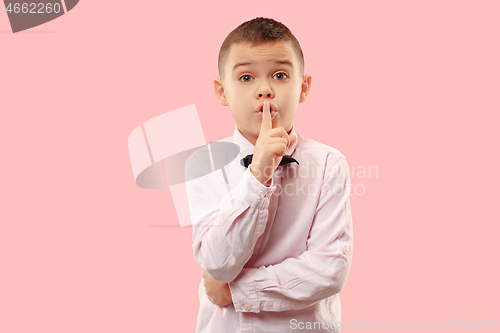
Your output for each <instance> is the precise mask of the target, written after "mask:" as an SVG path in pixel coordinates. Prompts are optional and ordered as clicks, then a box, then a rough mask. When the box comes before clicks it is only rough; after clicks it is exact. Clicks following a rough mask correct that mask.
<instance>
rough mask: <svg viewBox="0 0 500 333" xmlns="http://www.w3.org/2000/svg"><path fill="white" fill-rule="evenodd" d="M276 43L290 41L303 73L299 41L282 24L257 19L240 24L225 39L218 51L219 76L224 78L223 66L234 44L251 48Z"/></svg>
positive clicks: (265, 19) (302, 57)
mask: <svg viewBox="0 0 500 333" xmlns="http://www.w3.org/2000/svg"><path fill="white" fill-rule="evenodd" d="M277 41H283V42H287V41H291V42H292V47H293V48H294V49H295V53H296V55H297V58H298V59H299V61H300V67H301V71H302V72H304V55H303V53H302V48H301V47H300V44H299V41H298V40H297V38H295V36H294V35H293V34H292V32H291V31H290V29H288V28H287V27H286V26H285V25H284V24H283V23H281V22H277V21H275V20H273V19H270V18H264V17H257V18H254V19H253V20H250V21H247V22H244V23H242V24H240V25H239V26H238V27H237V28H236V29H234V30H233V31H231V33H229V35H228V36H227V37H226V39H225V40H224V42H223V43H222V46H221V48H220V51H219V75H220V78H221V79H223V77H224V66H225V65H226V61H227V57H228V56H229V50H230V49H231V46H232V45H233V44H236V43H250V45H251V46H254V45H259V44H262V43H273V42H277Z"/></svg>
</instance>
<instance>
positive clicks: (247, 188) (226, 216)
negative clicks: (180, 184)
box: [186, 169, 276, 282]
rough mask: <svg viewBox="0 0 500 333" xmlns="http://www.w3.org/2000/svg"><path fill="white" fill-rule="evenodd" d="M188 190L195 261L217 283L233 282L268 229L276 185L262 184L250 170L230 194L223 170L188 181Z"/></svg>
mask: <svg viewBox="0 0 500 333" xmlns="http://www.w3.org/2000/svg"><path fill="white" fill-rule="evenodd" d="M186 188H187V193H188V201H189V208H190V213H191V219H192V222H193V253H194V258H195V261H196V262H197V264H198V265H199V266H200V267H201V268H202V269H203V270H204V271H205V272H206V273H207V274H208V275H210V276H211V277H212V278H213V279H215V280H217V281H221V282H229V281H232V280H234V279H235V278H236V277H237V276H238V275H239V274H240V272H241V269H242V268H243V266H244V265H245V263H246V262H247V261H248V260H249V259H250V257H251V256H252V253H253V249H254V246H255V243H256V242H257V239H258V237H259V236H260V235H262V233H263V232H264V230H265V227H266V223H267V219H268V214H269V202H270V198H271V195H272V193H273V192H274V191H275V190H276V186H274V185H273V183H272V181H271V183H270V186H266V185H263V184H262V183H260V182H259V181H258V180H257V179H256V178H255V176H254V175H253V174H252V173H251V172H250V170H249V169H247V170H246V171H245V173H244V175H243V178H242V180H241V181H240V182H239V184H238V186H236V187H235V188H233V189H232V190H231V191H230V192H228V191H227V188H226V184H225V182H224V178H223V177H222V174H221V170H218V171H217V172H212V173H210V174H208V175H206V176H203V177H200V178H197V179H194V180H190V181H188V182H187V183H186Z"/></svg>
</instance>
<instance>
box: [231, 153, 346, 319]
mask: <svg viewBox="0 0 500 333" xmlns="http://www.w3.org/2000/svg"><path fill="white" fill-rule="evenodd" d="M330 171H331V172H329V173H328V175H325V181H324V182H323V186H322V190H321V191H322V192H321V197H320V200H319V202H318V207H317V209H316V215H315V217H314V221H313V224H312V227H311V230H310V234H309V238H308V243H307V248H308V249H307V251H305V252H304V253H302V254H301V255H300V256H299V257H298V258H288V259H286V260H284V261H283V262H282V263H279V264H276V265H270V266H267V267H265V266H261V267H258V268H243V269H242V272H241V274H240V275H239V276H238V277H237V278H236V279H235V280H234V281H232V282H231V283H229V287H230V290H231V294H232V299H233V303H234V307H235V309H236V311H237V312H257V313H258V312H260V311H287V310H297V309H302V308H304V307H307V306H310V305H312V304H314V303H316V302H318V301H320V300H322V299H324V298H327V297H329V296H332V295H334V294H337V293H338V292H340V291H341V290H342V288H343V287H344V285H345V283H346V280H347V277H348V274H349V270H350V267H351V260H352V250H353V230H352V218H351V209H350V200H349V197H350V191H351V183H350V179H349V172H348V166H347V162H346V160H345V157H342V158H341V159H340V160H338V161H337V163H335V165H334V166H333V168H331V170H330Z"/></svg>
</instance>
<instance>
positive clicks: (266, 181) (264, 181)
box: [249, 164, 272, 187]
mask: <svg viewBox="0 0 500 333" xmlns="http://www.w3.org/2000/svg"><path fill="white" fill-rule="evenodd" d="M249 168H250V172H251V173H252V175H253V176H254V177H255V179H257V180H258V181H259V182H260V183H261V184H262V185H264V186H267V187H269V186H270V185H271V184H270V182H271V180H272V178H264V177H262V174H261V173H260V172H259V173H256V172H255V171H254V170H253V169H252V164H250V166H249Z"/></svg>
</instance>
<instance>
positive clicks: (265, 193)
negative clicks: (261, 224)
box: [234, 168, 277, 209]
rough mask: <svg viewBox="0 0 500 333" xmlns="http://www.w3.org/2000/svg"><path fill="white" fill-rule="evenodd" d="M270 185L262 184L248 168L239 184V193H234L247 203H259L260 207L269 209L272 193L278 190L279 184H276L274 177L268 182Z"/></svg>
mask: <svg viewBox="0 0 500 333" xmlns="http://www.w3.org/2000/svg"><path fill="white" fill-rule="evenodd" d="M267 184H269V185H268V186H266V185H264V184H262V183H261V182H259V181H258V180H257V178H255V176H254V175H253V174H252V172H251V171H250V168H247V170H246V171H245V173H244V174H243V178H242V179H241V181H240V184H239V185H238V187H237V188H238V190H237V192H238V193H234V195H235V196H236V197H239V198H243V200H244V201H245V202H247V204H249V205H251V204H252V203H256V202H258V203H259V206H258V208H260V209H267V208H268V207H269V202H270V201H271V195H272V194H273V193H274V191H276V188H277V186H276V185H274V179H273V178H271V180H270V181H269V182H268V183H267Z"/></svg>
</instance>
